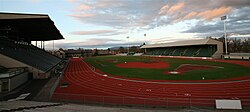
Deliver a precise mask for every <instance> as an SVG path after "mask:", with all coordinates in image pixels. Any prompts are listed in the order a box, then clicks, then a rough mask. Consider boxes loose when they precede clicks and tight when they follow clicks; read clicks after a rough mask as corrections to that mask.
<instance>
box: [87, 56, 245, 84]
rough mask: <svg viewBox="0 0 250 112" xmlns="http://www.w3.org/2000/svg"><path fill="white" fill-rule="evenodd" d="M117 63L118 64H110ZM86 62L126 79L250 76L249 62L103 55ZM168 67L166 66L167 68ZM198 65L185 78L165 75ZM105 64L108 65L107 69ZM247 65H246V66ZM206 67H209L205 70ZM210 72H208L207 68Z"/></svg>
mask: <svg viewBox="0 0 250 112" xmlns="http://www.w3.org/2000/svg"><path fill="white" fill-rule="evenodd" d="M110 60H115V61H110ZM85 61H87V62H88V63H90V64H91V65H93V66H94V67H95V68H97V69H99V70H101V71H103V72H104V73H105V74H109V75H113V76H123V77H126V78H141V79H150V80H202V79H203V77H205V79H206V80H215V79H227V78H235V77H241V76H246V75H250V69H249V67H248V66H246V65H248V64H250V63H249V62H248V61H240V62H238V61H233V62H228V61H223V60H197V59H195V60H194V59H177V58H155V57H143V56H140V57H133V56H104V57H91V58H86V59H85ZM164 64H166V65H164ZM187 64H188V65H195V66H192V69H191V68H187V69H188V70H185V72H183V73H182V75H166V71H175V70H176V69H177V68H178V67H179V66H181V65H187ZM104 65H105V66H104ZM243 65H245V66H243ZM204 66H206V67H204ZM207 67H208V68H209V69H205V68H207Z"/></svg>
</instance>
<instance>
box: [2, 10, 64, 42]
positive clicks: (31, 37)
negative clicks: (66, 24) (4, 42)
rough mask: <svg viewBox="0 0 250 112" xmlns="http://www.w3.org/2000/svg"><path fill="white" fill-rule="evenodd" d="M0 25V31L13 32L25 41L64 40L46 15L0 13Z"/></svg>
mask: <svg viewBox="0 0 250 112" xmlns="http://www.w3.org/2000/svg"><path fill="white" fill-rule="evenodd" d="M0 24H1V26H0V30H2V31H7V32H8V31H14V32H16V33H17V34H18V38H22V39H24V40H26V41H48V40H58V39H64V38H63V36H62V35H61V33H60V31H59V30H58V29H57V28H56V26H55V25H54V22H53V21H52V20H51V19H50V17H49V16H48V15H43V14H20V13H2V12H0ZM15 38H16V37H15Z"/></svg>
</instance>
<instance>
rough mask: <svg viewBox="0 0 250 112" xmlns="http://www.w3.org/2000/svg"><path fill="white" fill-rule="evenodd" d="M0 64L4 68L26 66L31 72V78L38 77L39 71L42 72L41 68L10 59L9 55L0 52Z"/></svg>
mask: <svg viewBox="0 0 250 112" xmlns="http://www.w3.org/2000/svg"><path fill="white" fill-rule="evenodd" d="M0 65H1V66H4V67H6V68H13V67H28V70H29V72H32V73H33V78H34V79H40V78H41V77H40V76H39V74H40V73H44V72H43V71H41V70H38V69H36V68H34V67H32V66H29V65H26V64H24V63H22V62H20V61H17V60H15V59H12V58H10V57H7V56H5V55H2V54H0Z"/></svg>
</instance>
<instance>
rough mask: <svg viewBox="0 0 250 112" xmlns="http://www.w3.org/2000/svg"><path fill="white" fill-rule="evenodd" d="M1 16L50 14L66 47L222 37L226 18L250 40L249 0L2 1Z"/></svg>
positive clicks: (232, 30) (232, 31) (59, 43)
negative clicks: (7, 14)
mask: <svg viewBox="0 0 250 112" xmlns="http://www.w3.org/2000/svg"><path fill="white" fill-rule="evenodd" d="M0 12H12V13H32V14H48V15H49V17H50V18H51V19H52V20H53V21H54V23H55V25H56V27H57V28H58V29H59V30H60V32H61V34H62V35H63V36H64V38H65V39H64V40H56V41H54V43H55V48H63V49H66V48H85V49H92V48H102V49H106V48H109V47H119V46H132V45H141V44H143V43H144V42H145V43H146V44H154V43H165V42H173V41H179V40H189V39H199V38H206V37H210V36H211V37H221V36H223V31H224V22H223V21H222V20H221V18H220V17H222V16H224V15H227V19H226V21H225V22H226V28H227V34H228V35H229V37H230V36H231V37H233V36H235V37H250V14H249V12H250V0H0ZM52 43H53V42H52V41H47V42H45V45H46V49H52V47H53V45H52Z"/></svg>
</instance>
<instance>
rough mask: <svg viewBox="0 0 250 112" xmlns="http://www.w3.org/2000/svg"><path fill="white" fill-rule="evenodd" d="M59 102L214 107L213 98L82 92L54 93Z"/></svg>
mask: <svg viewBox="0 0 250 112" xmlns="http://www.w3.org/2000/svg"><path fill="white" fill-rule="evenodd" d="M51 100H52V101H58V102H77V103H83V104H101V105H125V106H143V107H203V106H204V107H214V106H215V100H216V99H212V98H206V99H205V98H204V99H202V98H193V97H189V96H187V97H183V98H168V97H164V98H141V97H129V96H99V95H82V94H65V93H54V94H53V97H52V99H51ZM241 102H242V105H243V106H250V99H241Z"/></svg>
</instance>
